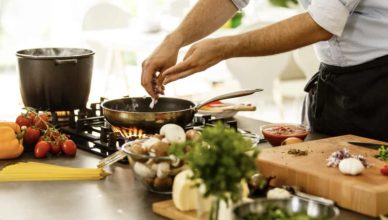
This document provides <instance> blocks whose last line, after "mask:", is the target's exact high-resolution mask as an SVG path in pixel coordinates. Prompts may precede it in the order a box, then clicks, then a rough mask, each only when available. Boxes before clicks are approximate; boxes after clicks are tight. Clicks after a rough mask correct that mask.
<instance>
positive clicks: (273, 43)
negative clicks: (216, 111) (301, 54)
mask: <svg viewBox="0 0 388 220" xmlns="http://www.w3.org/2000/svg"><path fill="white" fill-rule="evenodd" d="M332 36H333V35H332V34H331V33H330V32H328V31H326V30H325V29H323V28H322V27H321V26H319V25H318V24H317V23H316V22H315V21H314V20H313V19H312V17H311V16H310V15H309V14H308V13H307V12H306V13H302V14H299V15H296V16H294V17H291V18H289V19H286V20H283V21H281V22H278V23H275V24H272V25H269V26H267V27H264V28H261V29H257V30H253V31H250V32H246V33H243V34H239V35H235V36H227V37H221V38H215V39H206V40H203V41H200V42H198V43H196V44H194V45H193V46H192V47H191V48H190V49H189V51H188V52H187V53H186V56H185V58H184V60H183V61H182V62H180V63H178V64H177V65H175V66H172V67H171V68H169V69H167V70H166V71H164V72H163V73H162V74H161V75H160V76H159V77H158V84H159V85H165V84H167V83H169V82H172V81H175V80H177V79H180V78H184V77H187V76H189V75H191V74H194V73H196V72H200V71H203V70H205V69H207V68H208V67H210V66H213V65H214V64H216V63H218V62H219V61H221V60H224V59H228V58H232V57H245V56H265V55H271V54H276V53H282V52H286V51H289V50H293V49H296V48H299V47H303V46H306V45H309V44H313V43H315V42H319V41H324V40H328V39H330V38H331V37H332ZM258 68H259V67H258Z"/></svg>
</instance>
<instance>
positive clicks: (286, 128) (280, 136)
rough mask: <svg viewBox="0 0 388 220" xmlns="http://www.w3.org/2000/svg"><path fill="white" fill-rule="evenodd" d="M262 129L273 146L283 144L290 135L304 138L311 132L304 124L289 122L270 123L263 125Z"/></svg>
mask: <svg viewBox="0 0 388 220" xmlns="http://www.w3.org/2000/svg"><path fill="white" fill-rule="evenodd" d="M260 130H261V133H262V134H263V136H264V138H265V139H266V140H267V141H268V142H269V143H270V144H271V145H272V146H279V145H281V143H282V142H283V141H284V140H285V139H287V138H289V137H296V138H300V139H302V140H304V139H305V138H306V136H307V135H308V134H309V132H310V131H309V129H308V128H307V127H306V126H304V125H301V124H288V123H279V124H268V125H264V126H261V128H260Z"/></svg>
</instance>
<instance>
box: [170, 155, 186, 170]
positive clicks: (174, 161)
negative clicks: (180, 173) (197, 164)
mask: <svg viewBox="0 0 388 220" xmlns="http://www.w3.org/2000/svg"><path fill="white" fill-rule="evenodd" d="M168 157H169V158H170V160H171V166H173V167H180V166H181V165H183V163H182V160H181V159H179V158H178V157H176V156H175V155H174V154H170V155H169V156H168Z"/></svg>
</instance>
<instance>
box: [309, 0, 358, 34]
mask: <svg viewBox="0 0 388 220" xmlns="http://www.w3.org/2000/svg"><path fill="white" fill-rule="evenodd" d="M359 2H360V0H312V2H311V4H310V6H309V7H308V8H307V11H308V13H309V14H310V15H311V17H312V18H313V19H314V21H315V22H317V23H318V25H319V26H321V27H322V28H324V29H325V30H327V31H329V32H330V33H332V34H334V35H337V36H341V35H342V32H343V30H344V28H345V25H346V22H347V21H348V18H349V16H350V15H351V14H352V12H353V11H354V9H355V8H356V7H357V5H358V3H359Z"/></svg>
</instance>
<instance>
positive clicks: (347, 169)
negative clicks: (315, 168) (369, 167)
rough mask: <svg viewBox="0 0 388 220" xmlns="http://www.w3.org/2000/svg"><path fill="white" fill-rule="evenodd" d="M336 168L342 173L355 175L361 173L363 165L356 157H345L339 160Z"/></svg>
mask: <svg viewBox="0 0 388 220" xmlns="http://www.w3.org/2000/svg"><path fill="white" fill-rule="evenodd" d="M338 168H339V170H340V171H341V172H342V173H343V174H348V175H353V176H355V175H358V174H360V173H362V171H363V170H364V165H362V163H361V161H360V160H358V159H356V158H346V159H343V160H341V162H340V163H339V165H338Z"/></svg>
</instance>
